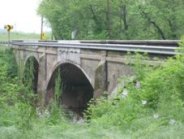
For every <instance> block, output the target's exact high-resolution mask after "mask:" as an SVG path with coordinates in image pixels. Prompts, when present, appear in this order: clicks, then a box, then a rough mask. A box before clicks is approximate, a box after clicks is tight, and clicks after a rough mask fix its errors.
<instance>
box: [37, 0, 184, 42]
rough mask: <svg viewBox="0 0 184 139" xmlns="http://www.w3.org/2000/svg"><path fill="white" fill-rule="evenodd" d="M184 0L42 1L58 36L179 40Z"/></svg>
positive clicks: (46, 15) (40, 12)
mask: <svg viewBox="0 0 184 139" xmlns="http://www.w3.org/2000/svg"><path fill="white" fill-rule="evenodd" d="M183 5H184V2H183V0H175V1H174V3H173V1H171V0H167V1H162V0H137V1H134V0H115V1H114V0H100V1H99V0H87V1H86V0H70V1H68V0H43V1H42V2H41V4H40V6H39V9H38V13H39V14H41V15H43V16H44V17H45V18H46V19H47V21H48V22H49V23H50V25H51V28H52V31H53V34H54V36H55V38H56V39H71V33H72V32H74V34H75V36H76V37H75V39H179V37H180V36H181V35H182V33H183V28H184V27H183V25H184V19H183V18H182V17H183V16H184V9H183Z"/></svg>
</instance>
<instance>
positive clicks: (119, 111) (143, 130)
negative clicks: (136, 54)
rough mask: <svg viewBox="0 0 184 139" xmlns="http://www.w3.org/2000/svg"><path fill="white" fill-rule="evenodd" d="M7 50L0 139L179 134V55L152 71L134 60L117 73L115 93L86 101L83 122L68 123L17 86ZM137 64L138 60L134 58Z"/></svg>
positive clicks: (183, 121) (182, 67)
mask: <svg viewBox="0 0 184 139" xmlns="http://www.w3.org/2000/svg"><path fill="white" fill-rule="evenodd" d="M13 59H14V58H13V57H12V54H11V51H10V50H5V49H3V50H0V65H1V67H0V138H2V139H7V138H11V139H32V138H34V139H41V138H43V139H60V138H63V139H65V138H66V139H76V138H79V139H94V138H97V139H98V138H99V139H107V138H109V139H122V138H125V139H129V138H130V139H132V138H135V139H137V138H140V139H148V138H150V139H155V138H156V139H168V138H171V139H172V138H178V139H183V138H184V132H183V131H184V116H183V114H184V106H183V102H184V93H183V92H184V74H183V73H184V56H176V57H174V58H170V59H169V60H168V61H167V62H166V63H164V64H163V65H162V66H160V67H158V68H154V70H150V69H148V67H147V66H145V67H146V68H145V70H142V69H143V66H140V65H139V64H137V65H136V66H135V71H136V72H135V73H136V75H135V76H133V77H122V79H120V83H119V87H118V88H117V92H116V93H117V95H116V96H115V97H111V96H110V97H109V98H105V97H102V98H100V99H99V100H96V101H95V103H94V101H93V102H91V104H90V106H89V109H88V110H87V112H86V113H87V114H86V115H85V119H84V120H85V122H77V123H73V122H72V121H70V120H68V119H67V118H65V116H63V115H65V114H64V112H63V111H62V110H61V109H60V108H58V107H57V105H56V104H54V103H53V105H51V107H50V109H49V111H48V110H38V108H34V105H33V104H32V100H33V96H32V95H30V94H31V92H29V91H28V90H26V89H25V88H24V87H23V86H22V85H20V83H19V80H18V77H17V76H16V72H17V71H16V66H14V67H12V65H15V63H14V62H13ZM137 63H139V62H137Z"/></svg>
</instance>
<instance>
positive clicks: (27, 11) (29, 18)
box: [0, 0, 48, 33]
mask: <svg viewBox="0 0 184 139" xmlns="http://www.w3.org/2000/svg"><path fill="white" fill-rule="evenodd" d="M40 1H41V0H0V28H3V27H4V25H5V24H12V25H14V30H15V31H22V32H37V33H39V32H40V24H41V17H40V16H38V15H37V11H36V10H37V8H38V6H39V3H40ZM44 29H45V30H48V28H47V27H46V26H45V27H44Z"/></svg>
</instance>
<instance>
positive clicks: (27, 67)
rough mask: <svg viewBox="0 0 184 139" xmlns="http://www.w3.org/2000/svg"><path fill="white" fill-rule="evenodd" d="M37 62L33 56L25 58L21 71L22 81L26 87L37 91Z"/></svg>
mask: <svg viewBox="0 0 184 139" xmlns="http://www.w3.org/2000/svg"><path fill="white" fill-rule="evenodd" d="M38 70H39V63H38V60H37V59H36V58H35V57H34V56H30V57H28V58H27V59H26V61H25V64H24V72H23V79H22V80H23V83H24V85H25V86H26V87H28V88H29V89H31V90H33V92H34V93H37V84H38Z"/></svg>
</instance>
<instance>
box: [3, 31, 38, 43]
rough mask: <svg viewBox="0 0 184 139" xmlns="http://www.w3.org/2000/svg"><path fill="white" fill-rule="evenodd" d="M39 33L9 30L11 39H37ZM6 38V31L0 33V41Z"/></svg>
mask: <svg viewBox="0 0 184 139" xmlns="http://www.w3.org/2000/svg"><path fill="white" fill-rule="evenodd" d="M39 37H40V36H39V34H34V33H20V32H11V40H27V39H35V40H38V39H39ZM7 38H8V36H7V33H0V41H6V40H7Z"/></svg>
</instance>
